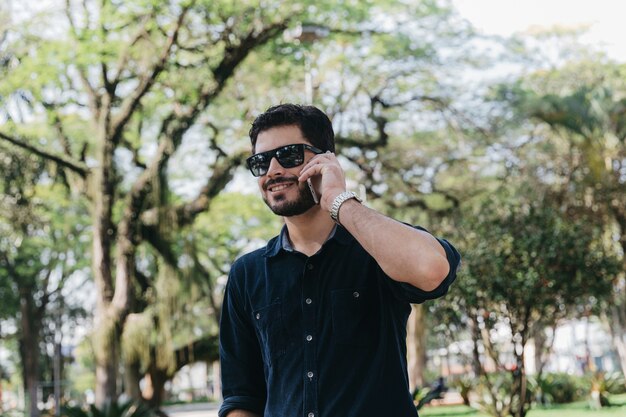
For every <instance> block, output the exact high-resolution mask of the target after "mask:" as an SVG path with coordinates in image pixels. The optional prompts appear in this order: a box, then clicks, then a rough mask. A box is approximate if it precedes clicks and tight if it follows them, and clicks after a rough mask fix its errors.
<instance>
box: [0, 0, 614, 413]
mask: <svg viewBox="0 0 626 417" xmlns="http://www.w3.org/2000/svg"><path fill="white" fill-rule="evenodd" d="M623 9H624V6H620V5H619V3H618V2H610V1H604V0H597V1H594V2H593V5H592V4H590V3H589V2H585V1H568V2H566V1H557V0H551V1H543V2H539V1H535V0H533V1H525V2H517V1H495V0H471V1H470V0H456V1H445V0H421V1H420V0H405V1H388V0H367V1H356V0H355V1H350V0H346V1H331V0H316V1H292V2H280V1H274V0H241V1H234V0H170V1H166V0H46V1H35V0H28V1H24V0H22V1H17V0H3V1H2V2H1V3H0V415H2V416H30V417H38V416H53V415H57V416H58V415H72V416H96V415H106V416H109V417H115V416H119V417H122V416H124V417H131V416H134V417H139V416H143V415H150V413H152V412H153V410H158V411H157V413H160V414H161V415H164V414H167V413H168V412H169V413H170V415H172V412H171V411H168V410H172V409H171V408H168V406H171V405H172V404H177V403H190V402H199V403H201V404H214V405H213V406H210V407H209V408H214V407H215V404H219V401H220V386H219V362H218V350H217V343H218V336H219V335H218V318H219V313H220V305H221V299H222V293H223V289H224V285H225V282H226V279H227V274H228V269H229V267H230V264H231V263H232V262H233V260H234V259H235V258H237V257H238V256H240V255H241V254H243V253H245V252H247V251H249V250H251V249H255V248H258V247H260V246H263V245H264V243H265V241H266V240H267V239H268V238H270V237H272V236H274V235H275V234H276V233H277V232H278V230H279V228H280V219H279V218H276V216H274V215H273V214H272V213H271V212H270V211H269V210H268V209H267V208H266V207H265V205H264V204H263V202H262V200H261V199H260V198H259V196H258V194H257V190H256V181H255V180H254V179H253V178H252V177H251V176H250V175H249V173H248V172H247V171H246V170H245V169H244V167H243V162H244V160H245V158H246V157H247V156H248V155H249V153H250V146H249V139H248V136H247V131H248V129H249V126H250V123H251V121H252V120H253V119H254V117H255V116H256V115H258V114H259V113H260V112H262V111H264V110H265V109H266V108H267V107H269V106H270V105H273V104H277V103H281V102H296V103H311V104H314V105H316V106H318V107H319V108H321V109H322V110H324V111H325V112H326V113H327V114H328V115H329V116H330V117H331V119H332V120H333V125H334V128H335V132H336V137H337V147H338V150H337V152H338V154H339V156H340V159H341V161H342V164H343V166H344V167H345V168H346V170H347V175H348V180H349V188H351V189H353V190H355V191H357V192H358V193H360V194H361V196H362V197H363V198H364V199H365V200H366V204H368V205H369V206H371V207H373V208H376V209H377V210H379V211H381V212H383V213H385V214H388V215H390V216H392V217H394V218H396V219H399V220H402V221H406V222H409V223H412V224H420V225H422V226H424V227H426V228H427V229H428V230H430V231H431V232H432V233H434V234H436V235H438V236H443V237H445V238H447V239H448V240H450V241H451V242H452V243H453V244H454V245H455V246H456V247H457V248H458V249H459V250H460V252H461V253H462V255H463V265H462V268H461V269H460V271H459V276H458V279H457V282H456V283H455V285H454V286H453V288H452V289H451V290H450V293H449V294H448V295H447V296H446V297H445V298H443V299H440V300H437V301H435V302H428V303H426V304H423V305H416V306H413V313H412V315H411V318H410V321H409V326H408V338H407V343H408V354H407V357H408V363H409V368H410V369H409V371H410V372H409V378H410V384H411V389H412V391H413V393H414V396H415V401H416V405H417V407H419V408H422V407H423V406H424V408H422V409H421V410H420V414H421V415H425V416H428V415H447V416H456V415H459V416H460V415H469V416H486V415H492V416H506V415H513V416H519V417H523V416H525V415H526V414H530V415H531V416H534V417H542V416H545V417H548V416H552V415H556V414H569V415H571V416H577V415H581V416H583V415H584V416H596V415H605V414H606V415H625V414H626V396H625V395H624V392H626V386H625V384H624V377H623V375H624V373H625V372H626V281H625V280H626V278H625V270H626V259H625V257H624V251H625V249H626V142H625V140H626V64H625V62H626V46H625V44H624V42H623V39H624V36H625V32H626V30H625V29H624V27H623V24H622V22H621V21H620V18H621V16H623V12H624V10H623ZM426 403H428V405H425V404H426ZM138 404H141V405H138ZM562 404H566V405H562ZM88 405H93V408H91V409H89V408H87V406H88ZM434 405H437V406H434ZM61 406H65V407H66V408H62V407H61ZM81 413H82V414H81ZM98 413H100V414H98ZM206 415H209V414H206Z"/></svg>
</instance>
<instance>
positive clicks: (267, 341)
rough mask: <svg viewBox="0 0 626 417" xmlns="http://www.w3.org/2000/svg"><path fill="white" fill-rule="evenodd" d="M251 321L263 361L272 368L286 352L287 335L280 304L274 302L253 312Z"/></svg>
mask: <svg viewBox="0 0 626 417" xmlns="http://www.w3.org/2000/svg"><path fill="white" fill-rule="evenodd" d="M252 319H253V320H254V325H255V328H256V331H257V334H258V337H259V342H260V345H261V352H262V353H263V360H264V362H265V363H266V364H267V365H268V366H272V365H273V364H274V363H275V362H276V360H277V359H278V358H280V357H281V356H283V355H284V354H285V353H286V352H287V333H286V331H285V327H284V324H283V317H282V304H281V303H280V302H276V303H273V304H270V305H268V306H267V307H263V308H260V309H258V310H254V311H253V312H252Z"/></svg>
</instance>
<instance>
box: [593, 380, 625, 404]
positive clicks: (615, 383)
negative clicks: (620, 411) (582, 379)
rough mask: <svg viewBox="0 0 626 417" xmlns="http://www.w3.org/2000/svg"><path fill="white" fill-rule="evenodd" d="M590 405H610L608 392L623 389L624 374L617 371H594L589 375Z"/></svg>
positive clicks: (615, 392) (611, 392)
mask: <svg viewBox="0 0 626 417" xmlns="http://www.w3.org/2000/svg"><path fill="white" fill-rule="evenodd" d="M590 384H591V404H592V407H606V406H609V405H611V402H610V401H609V396H610V394H618V393H623V392H624V391H625V384H624V376H623V375H622V374H621V373H619V372H613V373H605V372H596V373H594V374H593V375H591V377H590Z"/></svg>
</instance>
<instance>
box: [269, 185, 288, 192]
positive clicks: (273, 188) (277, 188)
mask: <svg viewBox="0 0 626 417" xmlns="http://www.w3.org/2000/svg"><path fill="white" fill-rule="evenodd" d="M290 186H291V184H278V185H272V186H271V187H268V188H267V189H268V190H269V191H270V192H272V193H275V192H278V191H282V190H284V189H286V188H289V187H290Z"/></svg>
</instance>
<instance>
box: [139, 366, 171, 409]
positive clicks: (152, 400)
mask: <svg viewBox="0 0 626 417" xmlns="http://www.w3.org/2000/svg"><path fill="white" fill-rule="evenodd" d="M168 379H169V377H168V375H167V373H166V371H164V370H161V369H157V368H156V367H155V366H153V367H151V369H150V370H149V372H148V373H147V374H146V379H145V381H146V385H145V387H144V389H143V398H144V400H146V402H147V403H148V405H149V406H150V407H154V408H155V409H156V408H158V407H159V406H160V405H161V404H162V403H163V400H164V397H165V383H166V382H167V381H168Z"/></svg>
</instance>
